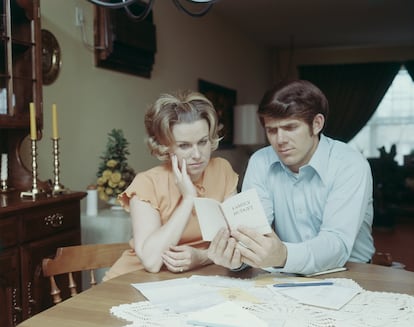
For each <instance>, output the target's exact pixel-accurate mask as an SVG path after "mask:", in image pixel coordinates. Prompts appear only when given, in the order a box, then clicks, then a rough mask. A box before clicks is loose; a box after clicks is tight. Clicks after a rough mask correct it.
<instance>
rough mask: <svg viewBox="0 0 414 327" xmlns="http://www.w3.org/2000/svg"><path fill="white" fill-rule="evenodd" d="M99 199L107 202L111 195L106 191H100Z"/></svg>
mask: <svg viewBox="0 0 414 327" xmlns="http://www.w3.org/2000/svg"><path fill="white" fill-rule="evenodd" d="M99 199H101V200H102V201H105V202H106V201H108V200H109V196H108V195H107V194H106V193H105V192H99Z"/></svg>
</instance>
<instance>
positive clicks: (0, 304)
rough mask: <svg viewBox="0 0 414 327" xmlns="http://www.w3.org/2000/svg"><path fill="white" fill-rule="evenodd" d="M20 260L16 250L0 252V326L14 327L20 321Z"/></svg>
mask: <svg viewBox="0 0 414 327" xmlns="http://www.w3.org/2000/svg"><path fill="white" fill-rule="evenodd" d="M22 311H23V310H22V302H21V296H20V260H19V251H18V249H17V248H14V249H9V250H6V251H1V252H0V326H2V327H11V326H16V325H17V324H18V323H19V322H21V321H22V313H23V312H22Z"/></svg>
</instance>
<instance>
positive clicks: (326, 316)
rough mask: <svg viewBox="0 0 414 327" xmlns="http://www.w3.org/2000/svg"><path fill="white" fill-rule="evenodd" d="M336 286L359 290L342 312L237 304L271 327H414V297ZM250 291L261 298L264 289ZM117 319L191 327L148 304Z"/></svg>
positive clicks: (280, 302) (268, 302) (344, 282)
mask: <svg viewBox="0 0 414 327" xmlns="http://www.w3.org/2000/svg"><path fill="white" fill-rule="evenodd" d="M331 280H332V281H334V282H335V283H336V284H338V285H341V286H346V287H352V288H356V289H359V290H360V293H359V294H358V295H356V296H355V297H354V298H353V299H352V300H351V301H350V302H348V303H347V304H346V305H345V306H343V307H342V308H341V309H340V310H330V309H324V308H318V307H314V306H309V305H304V304H300V303H298V302H297V301H296V300H293V299H291V298H288V297H286V296H283V295H277V294H276V295H275V294H272V296H268V295H267V296H266V297H265V298H264V297H262V298H263V300H264V303H250V302H238V303H239V304H240V305H241V306H242V307H243V308H244V309H245V310H248V311H249V312H250V313H253V314H255V315H256V316H257V317H258V318H260V319H262V320H264V321H266V322H267V324H268V325H269V327H279V326H284V327H301V326H306V327H380V326H384V327H385V326H399V327H412V326H414V297H413V296H410V295H407V294H398V293H387V292H371V291H365V290H363V289H362V288H361V287H360V286H359V285H358V284H357V283H355V282H354V281H353V280H351V279H345V278H335V279H331ZM249 291H251V292H253V293H256V295H260V294H261V293H262V292H263V291H264V290H263V288H253V289H249ZM111 313H112V314H113V315H115V316H116V317H118V318H121V319H124V320H126V321H129V322H131V323H130V324H127V325H125V327H135V326H145V327H164V326H165V327H167V326H168V327H171V326H173V327H180V326H188V325H187V324H186V316H185V315H184V314H176V313H173V312H171V311H165V310H161V309H159V308H157V307H155V306H154V305H152V304H151V303H150V302H149V301H143V302H137V303H131V304H122V305H119V306H116V307H112V308H111Z"/></svg>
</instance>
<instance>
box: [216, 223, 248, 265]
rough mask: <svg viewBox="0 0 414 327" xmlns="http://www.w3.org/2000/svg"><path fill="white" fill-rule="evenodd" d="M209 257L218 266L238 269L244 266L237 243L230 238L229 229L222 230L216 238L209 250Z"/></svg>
mask: <svg viewBox="0 0 414 327" xmlns="http://www.w3.org/2000/svg"><path fill="white" fill-rule="evenodd" d="M208 257H209V259H210V260H211V261H213V262H214V263H215V264H216V265H220V266H223V267H226V268H230V269H237V268H239V267H240V266H241V265H242V260H241V254H240V251H239V250H238V248H237V241H236V240H235V239H234V238H232V237H230V234H229V231H228V230H227V228H222V229H220V231H219V232H218V233H217V235H216V236H215V237H214V239H213V241H212V242H211V244H210V247H209V248H208Z"/></svg>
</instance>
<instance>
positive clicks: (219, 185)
mask: <svg viewBox="0 0 414 327" xmlns="http://www.w3.org/2000/svg"><path fill="white" fill-rule="evenodd" d="M238 179H239V177H238V175H237V174H236V173H235V172H234V171H233V168H232V167H231V165H230V163H229V162H228V161H227V160H225V159H223V158H218V157H215V158H211V159H210V162H209V164H208V165H207V167H206V169H205V171H204V173H203V175H202V177H201V178H200V179H199V180H198V181H197V182H196V183H194V185H195V187H196V190H197V196H199V197H208V198H213V199H216V200H218V201H220V202H221V201H223V200H224V199H226V198H227V197H229V196H230V195H231V194H233V193H235V192H236V191H237V183H238ZM133 196H136V197H138V199H140V200H141V201H145V202H148V203H150V204H151V206H152V207H153V208H154V209H156V210H158V211H159V213H160V218H161V224H162V225H164V224H165V223H166V222H167V221H168V219H169V218H170V217H171V215H172V213H173V212H174V210H175V209H176V208H177V206H178V205H179V203H180V201H181V193H180V191H179V189H178V187H177V185H176V184H175V176H174V173H173V172H172V169H171V165H170V164H169V163H166V164H163V165H160V166H156V167H154V168H151V169H149V170H147V171H145V172H142V173H138V174H137V175H136V176H135V178H134V180H133V181H132V183H131V184H130V185H129V187H128V188H127V189H126V190H125V191H124V192H123V193H122V194H120V195H119V197H118V198H119V200H120V202H121V205H122V206H123V207H124V209H125V210H126V211H129V200H130V199H131V198H132V197H133ZM129 243H130V245H131V249H129V250H127V251H125V252H124V253H123V254H122V256H121V257H120V258H119V259H118V261H117V262H115V264H114V265H113V266H112V267H111V268H110V269H109V270H108V271H107V273H106V274H105V276H104V279H103V280H108V279H110V278H114V277H116V276H119V275H122V274H125V273H128V272H131V271H135V270H138V269H143V266H142V264H141V262H140V260H139V258H138V257H137V255H136V253H135V251H134V244H133V243H134V242H133V240H131V241H130V242H129ZM203 243H205V242H204V241H203V240H202V236H201V231H200V226H199V224H198V220H197V216H196V214H195V210H193V211H192V213H191V217H190V219H189V220H188V223H187V226H186V228H185V229H184V232H183V234H182V235H181V239H180V242H179V244H191V245H193V246H196V247H202V248H207V247H208V244H203ZM197 245H198V246H197Z"/></svg>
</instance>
